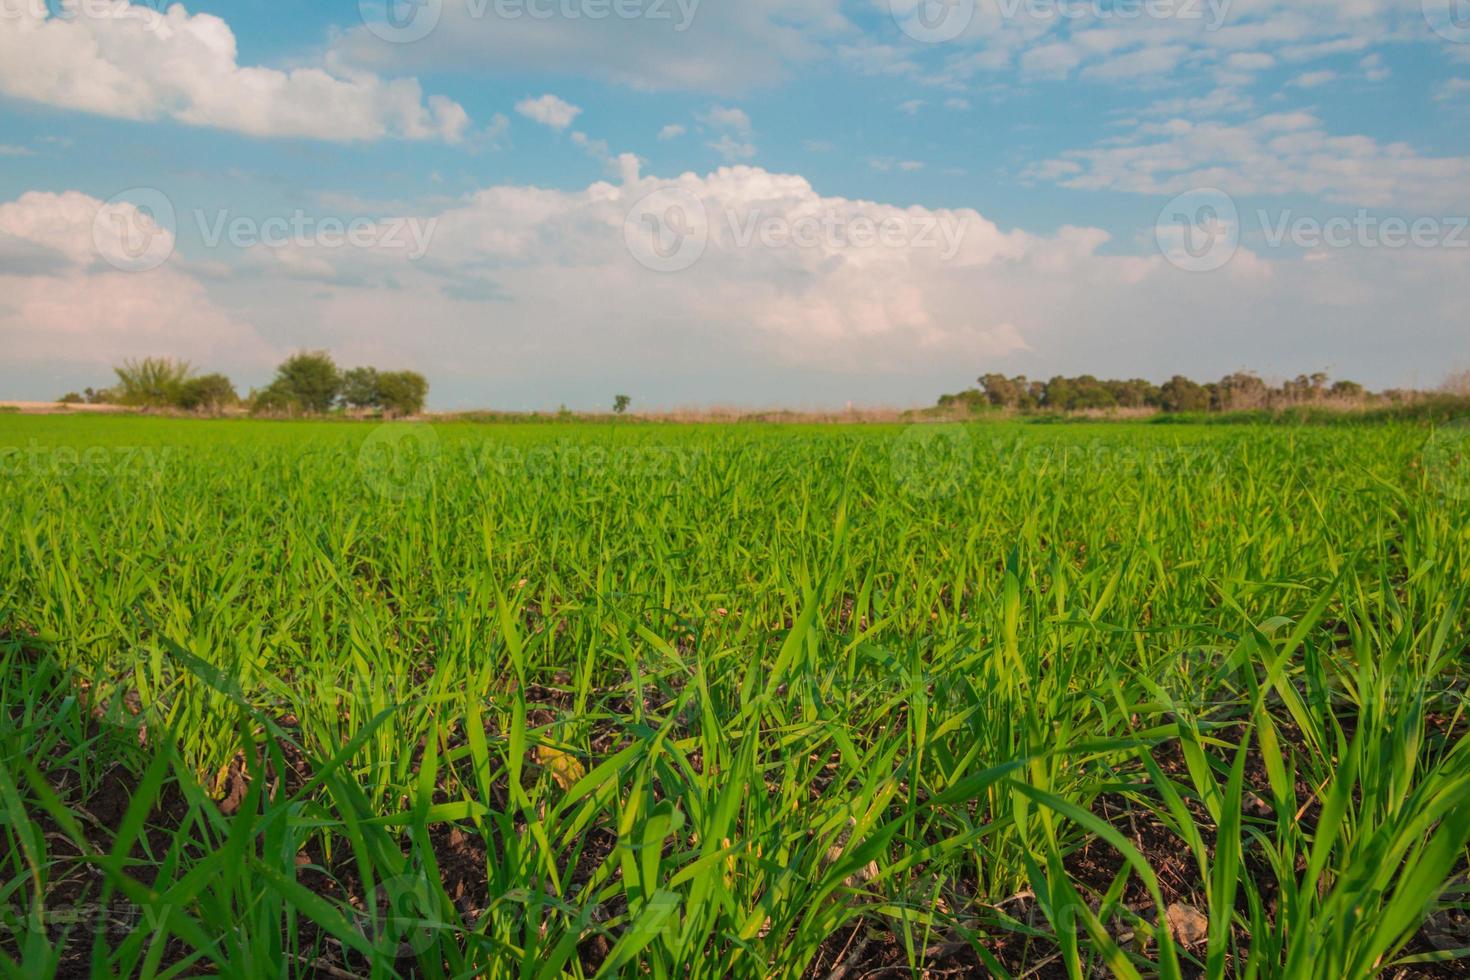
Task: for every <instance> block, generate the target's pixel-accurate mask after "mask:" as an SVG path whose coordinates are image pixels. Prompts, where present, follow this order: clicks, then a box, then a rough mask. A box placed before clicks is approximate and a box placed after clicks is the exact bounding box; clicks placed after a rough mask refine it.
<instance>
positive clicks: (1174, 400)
mask: <svg viewBox="0 0 1470 980" xmlns="http://www.w3.org/2000/svg"><path fill="white" fill-rule="evenodd" d="M1414 394H1415V393H1414V392H1406V391H1397V390H1395V391H1386V392H1383V393H1382V394H1378V395H1375V394H1371V393H1370V392H1369V391H1368V390H1367V389H1366V388H1364V387H1363V386H1362V385H1360V384H1358V383H1357V382H1355V381H1332V380H1331V379H1330V378H1329V377H1328V375H1326V374H1325V373H1317V374H1304V375H1299V376H1297V377H1296V378H1294V379H1292V380H1290V381H1285V382H1282V383H1280V384H1276V385H1272V384H1269V383H1267V382H1266V381H1264V380H1262V379H1261V378H1260V377H1259V376H1257V375H1255V374H1253V373H1251V372H1248V371H1238V372H1236V373H1234V374H1229V375H1226V376H1225V377H1223V378H1221V379H1220V380H1219V381H1211V382H1206V383H1203V384H1201V383H1200V382H1197V381H1193V380H1191V379H1190V378H1186V377H1184V376H1183V375H1175V376H1174V377H1172V378H1170V379H1169V380H1168V381H1166V382H1164V383H1163V384H1154V383H1153V382H1151V381H1145V380H1143V379H1141V378H1132V379H1129V380H1126V381H1119V380H1112V379H1099V378H1096V377H1093V376H1092V375H1090V374H1084V375H1081V376H1079V377H1073V378H1068V377H1062V376H1058V377H1055V378H1052V379H1051V380H1050V381H1033V380H1030V379H1028V378H1027V377H1026V376H1025V375H1017V376H1016V377H1012V378H1008V377H1006V376H1005V375H1003V374H986V375H983V376H981V377H980V378H979V387H978V388H971V389H968V390H966V391H962V392H960V393H959V394H955V395H944V396H942V397H941V398H940V399H939V406H940V407H941V408H969V409H970V410H971V411H977V410H982V409H1004V410H1009V411H1019V412H1048V411H1050V412H1082V411H1098V410H1108V409H1143V410H1147V409H1154V410H1156V411H1161V412H1170V413H1176V412H1243V411H1258V410H1267V411H1271V410H1277V409H1284V408H1292V407H1296V406H1301V405H1314V404H1320V405H1342V406H1353V405H1361V404H1366V403H1368V402H1370V401H1390V402H1394V401H1403V400H1407V399H1409V398H1411V397H1412V396H1413V395H1414Z"/></svg>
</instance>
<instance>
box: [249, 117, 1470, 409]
mask: <svg viewBox="0 0 1470 980" xmlns="http://www.w3.org/2000/svg"><path fill="white" fill-rule="evenodd" d="M1302 122H1303V121H1302V120H1293V119H1290V118H1281V119H1277V120H1274V121H1273V122H1272V123H1271V124H1270V125H1271V126H1273V127H1275V128H1274V130H1273V131H1274V132H1276V133H1277V134H1279V135H1284V136H1291V135H1293V134H1297V133H1300V132H1302V131H1303V128H1302ZM670 189H677V190H678V191H679V192H680V193H681V194H682V195H684V196H685V197H686V200H690V199H692V200H697V201H698V209H699V211H700V213H702V214H703V215H704V220H703V221H696V222H695V225H696V226H698V227H704V228H706V229H707V230H708V244H707V247H706V249H705V251H704V254H703V256H702V257H701V258H700V259H699V260H698V261H697V262H696V263H695V264H694V265H693V266H692V267H690V268H688V269H686V270H684V271H682V272H676V273H656V272H652V271H649V270H647V269H645V268H643V267H642V266H640V265H639V264H638V263H637V262H636V261H635V260H634V259H633V257H632V255H631V253H630V252H629V251H628V249H627V247H626V245H625V243H624V233H625V229H624V222H625V219H626V217H627V216H628V214H629V212H630V210H631V209H632V208H633V207H634V204H635V202H637V201H639V200H641V199H643V198H644V197H645V195H648V194H650V193H653V192H655V191H668V190H670ZM1147 210H1148V211H1149V212H1150V214H1149V219H1150V220H1152V211H1153V206H1152V205H1150V206H1149V207H1148V209H1147ZM433 217H434V218H437V219H438V226H437V228H438V231H437V233H436V235H435V238H434V242H433V247H432V248H431V249H430V252H429V254H428V256H427V257H426V258H425V259H424V260H423V261H422V262H420V263H418V264H417V265H415V264H412V263H408V262H405V261H404V260H403V259H402V257H401V256H387V255H377V254H371V253H362V252H339V253H335V254H333V255H332V256H330V257H329V260H330V261H331V262H332V263H333V264H334V266H335V267H336V278H335V279H334V280H331V281H330V283H329V285H330V286H331V292H330V299H328V300H322V299H320V298H319V297H320V293H321V289H320V288H319V287H313V286H312V285H311V284H309V283H299V284H295V285H290V284H288V285H285V286H282V287H281V290H275V289H273V290H272V292H273V293H275V292H278V291H285V293H286V295H287V297H288V298H289V300H290V302H292V303H293V304H295V303H300V304H301V305H302V307H303V309H302V311H301V313H300V317H301V319H302V321H303V322H306V323H328V324H334V323H335V324H342V325H344V326H343V327H340V328H338V330H337V332H336V334H335V335H334V336H335V338H336V340H335V342H334V344H333V346H334V349H337V348H338V347H342V349H343V354H342V356H343V357H344V358H346V359H347V360H353V359H354V357H353V355H352V354H351V351H352V349H353V348H352V345H354V344H361V345H366V344H368V343H369V342H371V343H373V344H377V345H384V344H387V345H390V346H391V345H397V348H396V349H395V350H393V351H392V352H391V353H389V354H383V355H381V357H380V358H379V359H380V360H384V361H393V360H397V361H399V362H404V361H409V362H415V363H420V364H421V367H422V369H425V370H429V371H430V373H431V376H433V377H434V378H435V381H436V384H438V383H439V381H440V380H441V379H447V378H449V377H454V376H460V375H462V376H463V377H465V378H466V382H465V383H466V384H470V383H471V379H472V381H473V384H474V386H475V389H476V390H482V386H483V385H487V384H504V385H510V384H514V383H516V381H515V379H516V378H524V377H540V378H543V379H544V378H545V377H548V376H550V375H548V374H547V372H554V375H555V377H558V378H569V377H589V378H605V377H608V376H609V375H611V374H613V373H617V372H628V371H634V370H640V371H646V372H647V375H646V376H647V377H649V378H650V379H651V380H649V382H648V384H649V385H650V387H655V386H658V385H660V384H661V383H663V382H661V381H659V380H658V379H661V378H673V377H701V378H715V377H722V378H724V379H725V380H724V382H723V385H724V386H723V387H720V386H717V385H716V384H713V383H710V384H705V385H704V386H703V387H701V388H700V389H699V391H698V394H697V396H696V397H697V398H698V399H699V400H704V401H709V400H711V399H718V398H732V397H734V398H738V397H739V395H740V393H741V392H745V391H748V390H749V388H750V386H751V385H752V384H753V383H754V382H755V381H757V380H758V379H766V378H770V377H772V376H773V375H774V374H775V373H777V372H780V371H783V370H786V369H787V368H791V369H793V370H794V369H799V370H801V371H802V372H808V373H811V372H846V373H849V374H854V375H862V374H867V373H874V372H879V371H881V372H884V373H894V372H897V373H915V374H923V373H928V374H931V375H932V374H935V373H943V372H946V371H950V370H953V367H954V365H955V364H956V363H959V364H964V365H978V364H998V365H1004V366H1005V367H1006V368H1007V369H1008V370H1015V371H1022V372H1026V373H1033V374H1035V373H1042V372H1045V371H1093V372H1094V373H1098V372H1101V373H1119V372H1126V373H1128V374H1130V375H1131V374H1136V373H1139V372H1143V373H1146V374H1151V375H1161V376H1167V375H1168V374H1169V373H1173V372H1174V371H1184V372H1185V373H1190V374H1199V375H1209V374H1211V373H1214V372H1218V373H1221V374H1223V373H1225V372H1226V371H1229V370H1233V369H1234V368H1236V367H1238V366H1239V363H1240V351H1241V350H1242V349H1249V350H1251V351H1253V358H1254V359H1255V363H1258V364H1260V365H1263V366H1270V367H1272V368H1275V369H1279V370H1282V371H1287V372H1290V371H1295V370H1314V369H1316V368H1319V367H1320V366H1321V358H1322V351H1323V350H1329V349H1330V350H1333V351H1335V352H1339V353H1338V354H1336V355H1335V357H1336V359H1337V367H1338V368H1339V369H1340V370H1342V371H1344V372H1345V373H1350V374H1354V375H1362V376H1364V377H1365V378H1366V379H1367V380H1370V381H1371V380H1374V379H1385V381H1384V383H1398V382H1399V380H1400V379H1401V378H1402V376H1403V374H1404V373H1406V372H1408V371H1410V370H1413V369H1416V367H1422V366H1423V365H1426V364H1427V365H1431V366H1432V365H1433V364H1434V363H1436V362H1437V361H1438V360H1439V359H1442V358H1443V357H1444V356H1446V353H1445V352H1449V353H1450V355H1451V356H1453V354H1454V353H1455V352H1457V351H1464V352H1465V353H1467V354H1470V350H1466V338H1465V337H1464V336H1463V335H1462V333H1460V334H1457V333H1456V331H1462V327H1461V325H1462V319H1461V317H1462V313H1461V310H1462V307H1461V306H1460V305H1459V304H1460V302H1461V300H1460V298H1459V296H1458V292H1459V288H1458V283H1459V282H1461V281H1463V278H1464V276H1465V274H1466V273H1467V272H1470V254H1467V253H1466V250H1460V251H1458V252H1456V251H1454V250H1437V251H1433V252H1431V251H1425V250H1418V251H1415V252H1414V253H1413V254H1410V253H1409V252H1402V253H1396V254H1393V255H1388V254H1386V253H1383V252H1381V251H1380V252H1377V253H1368V252H1364V251H1357V252H1353V251H1348V252H1342V253H1334V254H1333V255H1332V256H1330V261H1324V262H1308V261H1305V260H1290V259H1282V258H1279V257H1274V256H1273V257H1263V256H1261V255H1256V254H1253V253H1252V252H1250V251H1249V250H1245V249H1243V250H1242V251H1241V252H1240V253H1239V254H1237V255H1236V257H1235V259H1234V261H1233V262H1232V263H1231V264H1230V265H1229V266H1227V267H1226V268H1225V269H1223V270H1221V271H1220V272H1218V273H1213V274H1208V275H1190V274H1188V273H1184V272H1181V271H1180V270H1178V269H1176V268H1174V267H1173V266H1171V265H1169V264H1168V263H1167V262H1166V261H1165V260H1164V259H1163V258H1162V257H1161V256H1160V255H1159V254H1158V252H1157V250H1156V249H1154V248H1153V247H1152V244H1151V243H1150V244H1149V245H1148V246H1146V247H1143V248H1142V249H1141V250H1140V252H1139V254H1135V255H1131V256H1130V255H1111V254H1104V253H1103V252H1102V251H1101V250H1102V249H1103V247H1104V246H1105V245H1108V244H1109V236H1108V235H1107V234H1106V233H1104V232H1102V231H1100V230H1098V229H1090V228H1063V229H1061V230H1060V231H1058V232H1056V233H1055V234H1054V235H1050V236H1038V235H1031V234H1027V233H1025V232H1022V231H1004V230H1002V229H1000V228H998V227H997V226H996V225H995V224H993V223H992V222H990V221H988V220H986V219H985V218H984V217H982V216H981V215H979V214H977V213H976V212H974V211H971V210H954V211H949V210H931V209H926V208H922V207H898V206H892V205H887V204H879V203H873V202H868V201H856V200H850V199H845V198H837V197H829V196H825V195H822V194H819V193H818V192H817V191H816V189H814V188H813V187H812V186H811V184H810V183H809V182H808V181H806V180H805V179H803V178H801V177H799V176H794V175H785V174H775V173H770V172H768V171H765V170H762V169H760V168H753V167H745V166H737V167H729V168H722V169H720V170H717V171H715V172H713V173H710V174H707V175H703V176H699V175H695V174H685V175H683V176H681V177H678V178H658V177H651V176H643V175H641V174H640V173H639V171H638V170H637V168H636V165H635V164H633V163H631V162H630V161H627V160H626V158H625V165H624V167H623V177H622V182H621V183H618V184H613V183H598V184H594V185H592V186H591V187H588V188H586V189H585V190H581V191H556V190H544V189H537V188H528V187H514V186H501V187H491V188H487V189H485V190H483V191H480V192H478V193H476V194H474V195H471V196H470V197H468V198H466V199H465V200H464V201H463V202H461V203H460V204H458V205H457V206H454V207H451V208H449V209H448V210H446V211H442V212H435V213H434V214H433ZM803 221H808V222H822V221H832V222H834V223H835V224H836V225H837V226H839V227H852V226H853V223H854V222H858V221H867V222H872V223H874V224H878V223H882V222H884V221H892V222H896V223H898V224H899V225H900V226H901V227H906V228H908V229H911V230H912V231H914V232H915V234H914V235H912V236H911V237H910V238H909V239H908V240H906V241H900V242H897V243H895V244H891V245H884V244H881V243H880V244H877V245H871V246H869V247H858V246H855V245H853V244H852V243H851V242H850V241H848V242H844V241H838V242H835V243H834V242H830V241H826V240H824V239H823V238H822V237H821V236H820V235H819V236H817V237H816V239H815V240H814V241H813V242H811V243H810V245H809V246H807V247H802V246H798V245H794V244H790V243H789V242H788V243H787V244H785V245H768V244H763V243H762V241H761V239H760V237H759V235H758V234H756V231H755V230H756V229H758V228H760V227H761V226H762V224H763V223H766V222H774V224H775V225H776V226H778V227H782V228H787V229H790V228H793V227H796V226H799V225H800V224H801V223H802V222H803ZM931 224H932V225H933V226H935V227H940V228H946V229H948V230H949V232H950V233H951V236H952V237H951V238H949V239H946V237H945V235H944V234H940V233H936V234H935V235H934V236H933V241H921V240H920V238H921V236H920V235H919V234H918V231H919V230H920V229H923V228H926V227H929V226H930V225H931ZM743 236H749V237H748V238H743ZM1151 237H1152V236H1151V235H1150V238H1151ZM947 240H954V241H958V247H957V248H956V249H955V250H954V251H953V252H952V253H951V252H949V251H948V250H947V249H946V247H945V245H944V243H945V241H947ZM385 281H393V282H396V283H398V284H399V288H393V289H388V288H376V287H368V286H362V285H357V284H361V283H374V284H376V283H380V282H385ZM568 283H575V284H576V285H577V288H568ZM1406 295H1413V296H1415V297H1416V300H1415V304H1416V310H1418V311H1420V312H1419V313H1417V314H1416V316H1415V317H1412V318H1409V320H1408V321H1405V320H1404V318H1403V317H1402V316H1401V315H1400V314H1401V312H1402V304H1403V302H1404V297H1405V296H1406ZM1262 309H1270V310H1272V311H1274V313H1275V315H1274V316H1272V317H1262V316H1260V310H1262ZM1324 309H1326V310H1330V311H1331V313H1330V315H1328V316H1323V315H1322V311H1323V310H1324ZM410 321H411V322H413V323H415V324H421V325H423V326H422V327H421V328H420V329H416V330H415V331H413V332H412V334H411V335H406V334H405V333H404V332H403V331H401V330H400V329H398V328H399V326H400V325H401V324H402V323H403V322H410ZM1385 323H1394V324H1395V327H1394V329H1393V330H1392V331H1385V330H1384V329H1383V324H1385ZM346 325H350V329H348V327H347V326H346ZM1456 338H1457V339H1456ZM301 342H308V338H302V340H301ZM1426 351H1438V352H1439V353H1437V354H1435V355H1434V356H1432V357H1430V356H1427V355H1426V354H1425V352H1426ZM440 352H443V353H440ZM1344 352H1346V354H1347V355H1350V356H1351V357H1356V358H1357V359H1356V360H1352V359H1350V357H1349V356H1344ZM364 356H366V355H364ZM548 365H551V367H548ZM715 365H717V366H718V367H716V366H715ZM538 371H539V372H541V374H540V375H537V373H536V372H538ZM1389 372H1393V373H1392V374H1390V373H1389ZM732 376H733V377H734V378H735V379H736V380H735V381H734V382H731V381H730V378H731V377H732ZM538 383H540V384H544V381H541V382H538ZM732 383H733V384H735V385H737V387H736V388H735V389H734V390H733V391H732V389H731V388H730V387H729V385H730V384H732ZM659 390H667V389H666V388H664V389H659ZM934 393H935V392H933V391H931V392H929V396H930V397H932V395H933V394H934ZM788 400H789V399H788Z"/></svg>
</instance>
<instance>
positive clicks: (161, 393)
mask: <svg viewBox="0 0 1470 980" xmlns="http://www.w3.org/2000/svg"><path fill="white" fill-rule="evenodd" d="M113 371H114V372H115V373H116V374H117V389H116V393H117V396H118V401H119V402H120V403H122V404H124V405H132V406H136V407H139V408H171V407H174V406H177V405H178V404H179V399H180V397H181V396H182V394H183V389H184V382H186V381H188V380H189V377H190V375H192V374H193V368H191V367H190V366H189V363H188V362H187V361H175V360H173V359H172V358H169V357H145V358H143V359H142V360H141V361H133V360H129V361H124V362H123V366H122V367H118V368H113Z"/></svg>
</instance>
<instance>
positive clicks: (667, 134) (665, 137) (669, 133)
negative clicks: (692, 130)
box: [658, 123, 688, 143]
mask: <svg viewBox="0 0 1470 980" xmlns="http://www.w3.org/2000/svg"><path fill="white" fill-rule="evenodd" d="M686 132H688V130H686V129H685V128H684V127H683V126H680V125H679V124H678V123H669V124H668V125H667V126H665V127H664V128H663V129H660V130H659V131H658V138H659V142H661V143H666V142H668V141H669V140H675V139H678V138H679V137H680V136H683V135H684V134H685V133H686Z"/></svg>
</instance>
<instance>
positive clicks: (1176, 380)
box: [1159, 374, 1210, 412]
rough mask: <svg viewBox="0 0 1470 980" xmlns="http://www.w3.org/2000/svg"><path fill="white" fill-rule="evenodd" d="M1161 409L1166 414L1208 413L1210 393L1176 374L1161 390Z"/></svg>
mask: <svg viewBox="0 0 1470 980" xmlns="http://www.w3.org/2000/svg"><path fill="white" fill-rule="evenodd" d="M1159 407H1160V408H1162V409H1163V410H1164V411H1166V412H1208V411H1209V410H1210V392H1209V390H1208V389H1207V388H1205V386H1204V385H1202V384H1200V383H1199V382H1197V381H1191V380H1189V379H1188V378H1186V377H1184V376H1183V375H1179V374H1176V375H1174V377H1172V378H1170V379H1169V380H1168V381H1166V382H1164V385H1163V387H1161V388H1160V389H1159Z"/></svg>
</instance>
